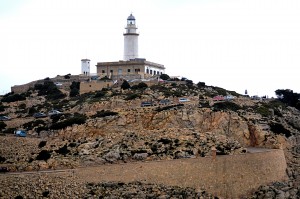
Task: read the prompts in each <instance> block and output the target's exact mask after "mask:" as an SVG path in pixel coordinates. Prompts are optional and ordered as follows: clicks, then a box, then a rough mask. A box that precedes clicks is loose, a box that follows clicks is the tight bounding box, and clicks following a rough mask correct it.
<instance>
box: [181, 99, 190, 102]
mask: <svg viewBox="0 0 300 199" xmlns="http://www.w3.org/2000/svg"><path fill="white" fill-rule="evenodd" d="M178 101H179V102H189V101H190V100H189V99H188V98H179V100H178Z"/></svg>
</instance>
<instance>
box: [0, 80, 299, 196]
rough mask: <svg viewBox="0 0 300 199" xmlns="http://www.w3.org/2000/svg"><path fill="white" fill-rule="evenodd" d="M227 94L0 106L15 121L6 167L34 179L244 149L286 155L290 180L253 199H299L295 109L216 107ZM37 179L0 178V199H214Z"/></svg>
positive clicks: (5, 144) (148, 92)
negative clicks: (54, 112)
mask: <svg viewBox="0 0 300 199" xmlns="http://www.w3.org/2000/svg"><path fill="white" fill-rule="evenodd" d="M223 92H225V94H226V92H227V94H228V93H229V91H225V90H222V89H220V88H216V87H204V88H197V87H195V86H191V85H189V86H186V85H184V84H183V85H176V84H169V85H166V86H161V85H157V86H156V87H153V88H151V89H149V88H148V89H144V90H135V91H133V90H129V91H124V90H120V89H116V90H109V91H100V92H96V93H93V94H87V95H82V96H77V97H73V98H70V97H69V98H66V99H61V100H56V99H54V100H50V99H47V96H38V93H37V92H34V91H32V93H27V94H26V97H25V98H26V99H25V100H20V101H14V102H10V103H9V102H3V103H0V108H2V110H0V112H1V114H6V115H9V116H10V117H11V118H12V120H10V121H5V122H4V123H5V125H6V127H5V128H4V129H3V130H2V131H3V132H4V134H2V135H3V136H0V165H1V166H6V167H8V168H9V170H10V171H38V170H46V169H68V168H76V167H78V166H91V165H95V164H97V165H99V164H112V163H113V164H118V163H124V162H132V161H145V160H147V161H152V160H168V159H179V158H191V157H203V156H210V155H211V149H212V147H215V148H216V150H217V154H218V155H231V154H239V153H245V152H246V148H247V147H248V146H256V147H265V148H283V149H284V151H285V155H286V160H287V164H288V169H287V174H288V176H289V180H288V181H287V182H275V183H273V184H270V185H265V186H262V187H260V188H259V189H258V190H256V192H255V193H254V194H253V196H251V198H300V188H299V186H300V157H299V153H300V148H299V146H300V137H299V136H300V133H299V130H300V120H299V118H300V112H299V110H297V109H295V108H292V107H286V106H284V105H283V104H281V103H279V102H278V101H274V100H266V101H262V100H251V99H249V98H246V97H243V96H239V97H237V98H236V99H234V100H232V101H230V102H228V101H226V102H215V101H213V100H212V96H215V95H218V94H219V93H223ZM230 93H231V92H230ZM166 96H168V97H166ZM178 96H185V97H188V98H189V99H190V102H188V103H185V104H178ZM164 98H168V99H170V100H171V101H172V103H171V104H169V105H157V106H155V107H147V108H141V107H140V104H141V102H142V101H155V102H159V100H161V99H164ZM129 99H130V100H129ZM53 108H59V109H60V110H62V111H63V112H64V115H63V116H62V117H60V118H58V119H53V118H52V119H51V118H49V117H47V118H42V119H35V118H33V117H32V111H44V112H47V111H49V110H51V109H53ZM104 113H105V114H106V115H105V114H104ZM76 114H77V115H81V116H84V117H86V120H85V121H84V123H79V124H70V125H68V126H67V127H64V128H57V123H60V124H63V122H66V121H71V120H68V119H70V118H71V119H72V117H75V115H76ZM72 121H74V120H72ZM55 125H56V128H54V126H55ZM18 128H23V129H26V130H27V132H28V134H29V136H28V137H26V138H16V137H14V136H13V135H11V134H10V133H11V132H12V131H13V130H15V129H18ZM33 178H34V179H33V180H32V183H36V184H33V186H30V185H29V184H30V182H29V180H28V179H27V178H26V175H24V176H18V177H17V176H6V175H1V181H2V180H3V182H5V183H4V184H6V185H8V188H6V189H3V190H0V197H1V196H2V197H3V198H14V197H17V196H18V195H19V196H20V197H21V196H22V197H24V198H40V197H49V198H58V197H62V196H65V197H66V198H96V197H97V198H101V197H102V198H197V197H198V198H213V197H212V196H211V195H209V194H207V193H205V192H204V191H201V190H200V191H199V190H193V189H190V188H178V187H167V186H165V185H148V184H142V183H141V182H135V183H129V184H125V183H122V182H106V183H101V184H80V183H77V181H76V179H75V177H74V176H73V177H72V176H71V175H70V174H61V175H58V176H52V175H51V176H50V175H47V174H40V175H34V176H33ZM67 179H68V180H67ZM70 179H71V180H70ZM72 179H73V180H72ZM18 187H22V188H21V189H19V188H18ZM33 187H34V189H33ZM54 187H55V188H54ZM57 187H61V189H57ZM72 187H73V189H72ZM24 190H25V191H24ZM74 190H75V191H74ZM30 194H32V195H33V197H31V196H32V195H30ZM20 197H19V198H20Z"/></svg>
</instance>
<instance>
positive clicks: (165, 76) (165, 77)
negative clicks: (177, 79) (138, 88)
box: [159, 74, 170, 80]
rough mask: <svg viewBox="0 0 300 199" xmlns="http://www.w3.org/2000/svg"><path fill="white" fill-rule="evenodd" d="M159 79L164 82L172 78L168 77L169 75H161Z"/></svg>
mask: <svg viewBox="0 0 300 199" xmlns="http://www.w3.org/2000/svg"><path fill="white" fill-rule="evenodd" d="M159 78H160V79H162V80H169V79H170V76H169V75H167V74H161V75H160V76H159Z"/></svg>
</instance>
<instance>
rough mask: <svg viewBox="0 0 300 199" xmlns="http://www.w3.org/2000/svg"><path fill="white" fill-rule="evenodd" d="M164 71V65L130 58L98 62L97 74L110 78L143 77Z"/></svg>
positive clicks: (128, 78)
mask: <svg viewBox="0 0 300 199" xmlns="http://www.w3.org/2000/svg"><path fill="white" fill-rule="evenodd" d="M164 73H165V67H164V65H161V64H157V63H153V62H149V61H146V59H131V60H129V61H118V62H99V63H97V74H98V76H99V77H100V78H102V77H105V76H106V77H108V78H110V79H113V80H116V79H127V80H130V79H143V78H149V77H151V76H154V75H161V74H164Z"/></svg>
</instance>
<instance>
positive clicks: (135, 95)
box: [125, 93, 141, 100]
mask: <svg viewBox="0 0 300 199" xmlns="http://www.w3.org/2000/svg"><path fill="white" fill-rule="evenodd" d="M140 97H141V95H139V94H137V93H130V94H128V95H127V97H126V98H125V100H133V99H136V98H140Z"/></svg>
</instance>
